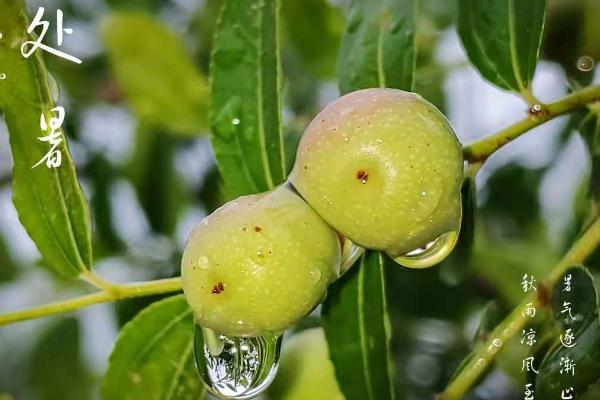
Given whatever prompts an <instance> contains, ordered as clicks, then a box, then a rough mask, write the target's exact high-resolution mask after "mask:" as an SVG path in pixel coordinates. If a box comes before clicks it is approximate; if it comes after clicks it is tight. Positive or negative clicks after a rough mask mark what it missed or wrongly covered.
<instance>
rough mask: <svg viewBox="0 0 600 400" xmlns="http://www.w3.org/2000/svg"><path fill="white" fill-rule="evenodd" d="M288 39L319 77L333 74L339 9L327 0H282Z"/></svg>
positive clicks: (341, 22) (341, 23) (340, 28)
mask: <svg viewBox="0 0 600 400" xmlns="http://www.w3.org/2000/svg"><path fill="white" fill-rule="evenodd" d="M282 14H283V17H284V22H285V24H284V27H285V30H286V32H287V37H288V39H289V41H290V43H291V44H292V46H293V47H294V49H295V50H296V51H297V52H298V54H299V55H300V56H301V58H302V60H303V61H304V64H305V65H306V67H308V68H309V69H310V70H311V72H312V73H313V74H315V75H316V76H317V77H321V78H331V77H332V76H334V75H335V72H336V71H335V66H336V60H337V53H338V50H339V44H340V39H341V37H342V31H343V29H344V17H343V15H342V13H341V10H340V9H339V8H337V7H335V6H332V5H331V4H330V3H329V2H328V1H327V0H303V1H297V0H283V1H282Z"/></svg>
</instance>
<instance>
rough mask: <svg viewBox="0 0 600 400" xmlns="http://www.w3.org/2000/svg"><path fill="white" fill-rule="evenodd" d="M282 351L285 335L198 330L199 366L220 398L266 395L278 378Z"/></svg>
mask: <svg viewBox="0 0 600 400" xmlns="http://www.w3.org/2000/svg"><path fill="white" fill-rule="evenodd" d="M215 342H216V343H217V344H215ZM218 343H221V344H220V345H219V344H218ZM217 350H218V351H217ZM280 350H281V335H275V334H272V335H268V336H259V337H247V338H246V337H234V336H225V335H220V334H217V333H216V332H214V331H212V330H210V329H206V328H201V327H199V326H197V325H196V328H195V334H194V357H195V360H196V367H197V368H198V372H199V373H200V376H201V377H202V380H203V382H204V385H205V386H206V387H207V388H208V390H209V391H210V392H211V393H212V394H214V395H216V396H217V397H219V398H227V399H249V398H252V397H254V396H257V395H258V394H260V393H261V392H263V391H264V390H265V389H266V388H267V387H268V386H269V384H270V383H271V382H272V381H273V378H275V374H276V373H277V368H278V366H279V352H280Z"/></svg>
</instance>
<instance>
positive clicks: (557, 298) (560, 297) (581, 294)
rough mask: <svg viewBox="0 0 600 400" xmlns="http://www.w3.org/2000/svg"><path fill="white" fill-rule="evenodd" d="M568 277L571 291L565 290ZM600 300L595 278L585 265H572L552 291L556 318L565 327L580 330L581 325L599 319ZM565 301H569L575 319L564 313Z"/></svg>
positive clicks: (552, 302)
mask: <svg viewBox="0 0 600 400" xmlns="http://www.w3.org/2000/svg"><path fill="white" fill-rule="evenodd" d="M566 278H568V279H569V281H570V282H571V285H570V286H571V290H570V291H565V284H564V281H565V279H566ZM599 301H600V298H599V296H598V292H597V287H596V283H595V278H594V276H593V275H592V274H591V272H590V271H589V270H588V269H587V268H585V267H581V266H574V267H571V268H569V269H568V270H567V271H566V272H565V273H564V274H563V276H562V277H561V278H560V279H559V281H558V284H557V285H556V286H555V287H554V289H553V291H552V296H551V304H552V311H553V313H554V319H555V320H556V321H558V322H559V323H560V324H561V326H562V327H563V328H571V329H573V331H578V330H579V329H580V328H581V327H583V326H585V325H588V324H589V323H590V322H591V321H593V320H596V319H597V317H598V309H599V308H600V307H599V305H598V302H599ZM565 302H568V303H569V305H570V307H571V308H572V310H573V312H572V314H573V317H575V321H573V320H571V319H569V318H567V315H566V314H564V313H562V311H563V305H564V303H565Z"/></svg>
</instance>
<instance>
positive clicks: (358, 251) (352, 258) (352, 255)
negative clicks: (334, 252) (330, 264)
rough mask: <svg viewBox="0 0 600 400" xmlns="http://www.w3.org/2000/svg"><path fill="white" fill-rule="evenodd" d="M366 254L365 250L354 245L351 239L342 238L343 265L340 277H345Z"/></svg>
mask: <svg viewBox="0 0 600 400" xmlns="http://www.w3.org/2000/svg"><path fill="white" fill-rule="evenodd" d="M364 252H365V249H364V248H362V247H360V246H358V245H356V244H354V242H352V241H351V240H350V239H348V238H342V263H341V266H340V275H344V273H345V272H346V271H348V270H349V269H350V267H351V266H352V265H354V263H355V262H356V260H358V258H359V257H360V256H361V255H362V254H363V253H364Z"/></svg>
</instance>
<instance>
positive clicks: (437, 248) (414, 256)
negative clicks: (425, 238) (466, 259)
mask: <svg viewBox="0 0 600 400" xmlns="http://www.w3.org/2000/svg"><path fill="white" fill-rule="evenodd" d="M457 241H458V232H457V231H450V232H446V233H444V234H443V235H441V236H440V237H438V238H437V239H435V240H433V241H431V242H429V243H427V244H426V245H425V246H423V247H421V248H418V249H416V250H413V251H410V252H408V253H406V254H404V255H401V256H398V257H392V258H393V259H394V261H396V262H397V263H398V264H400V265H403V266H405V267H408V268H429V267H432V266H434V265H436V264H439V263H440V262H441V261H443V260H444V259H445V258H446V257H447V256H448V255H449V254H450V253H451V252H452V249H454V246H455V245H456V242H457Z"/></svg>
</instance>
